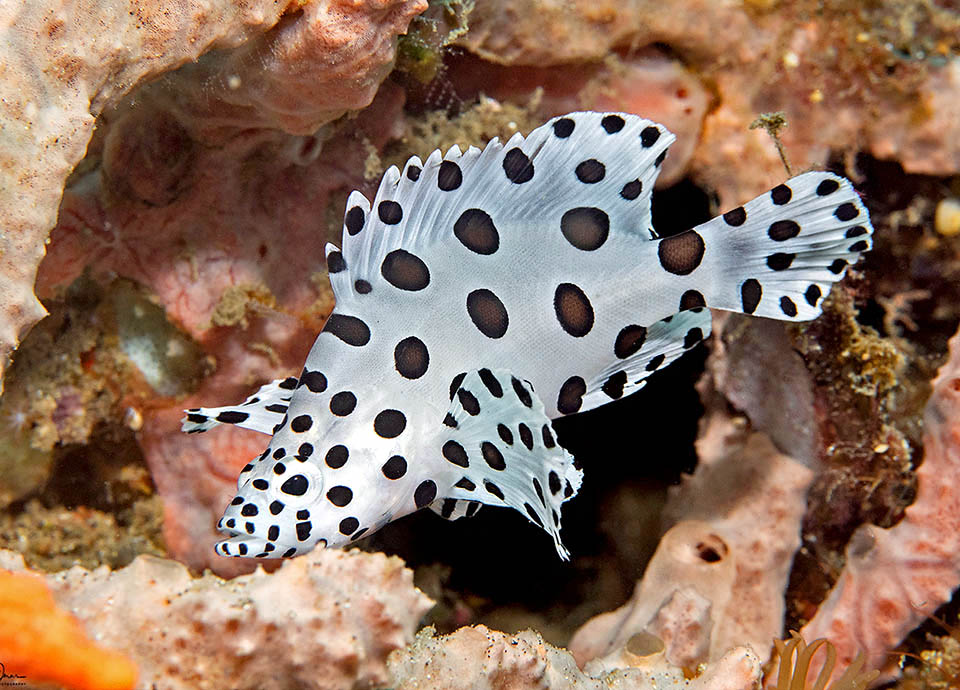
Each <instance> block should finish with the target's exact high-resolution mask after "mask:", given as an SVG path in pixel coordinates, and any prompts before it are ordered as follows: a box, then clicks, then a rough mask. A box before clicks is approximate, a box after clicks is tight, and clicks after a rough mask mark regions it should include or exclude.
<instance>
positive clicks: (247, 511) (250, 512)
mask: <svg viewBox="0 0 960 690" xmlns="http://www.w3.org/2000/svg"><path fill="white" fill-rule="evenodd" d="M259 512H260V511H259V510H257V507H256V506H255V505H253V504H252V503H248V504H247V505H245V506H244V507H243V508H241V509H240V514H241V515H243V516H244V517H253V516H254V515H256V514H258V513H259Z"/></svg>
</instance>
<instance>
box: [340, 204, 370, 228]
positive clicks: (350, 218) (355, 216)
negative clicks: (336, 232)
mask: <svg viewBox="0 0 960 690" xmlns="http://www.w3.org/2000/svg"><path fill="white" fill-rule="evenodd" d="M365 221H366V216H364V215H363V209H362V208H360V207H359V206H354V207H353V208H351V209H350V210H349V211H347V215H346V216H345V218H344V221H343V224H344V225H346V226H347V232H348V233H350V234H351V235H356V234H357V233H358V232H360V231H361V230H363V224H364V222H365Z"/></svg>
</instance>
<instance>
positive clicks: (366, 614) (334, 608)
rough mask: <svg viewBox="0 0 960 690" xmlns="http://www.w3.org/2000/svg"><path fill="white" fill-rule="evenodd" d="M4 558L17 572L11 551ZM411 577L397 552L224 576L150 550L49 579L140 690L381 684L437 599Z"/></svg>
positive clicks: (322, 556) (338, 554) (330, 557)
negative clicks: (120, 659) (129, 665)
mask: <svg viewBox="0 0 960 690" xmlns="http://www.w3.org/2000/svg"><path fill="white" fill-rule="evenodd" d="M0 564H2V565H3V566H4V567H7V568H11V569H13V570H22V569H23V561H22V560H21V559H20V558H19V557H18V556H16V555H15V554H12V553H11V552H0ZM11 577H13V576H11ZM15 577H20V578H23V577H31V581H32V580H34V579H35V578H33V577H32V576H28V575H16V576H15ZM412 580H413V575H412V573H411V572H410V571H409V570H407V569H406V568H404V567H403V564H402V563H401V561H400V560H399V559H396V558H387V557H386V556H383V555H381V554H364V553H360V552H358V551H351V552H344V551H333V550H330V551H326V550H322V549H321V550H318V551H316V552H314V553H312V554H311V555H309V556H306V557H304V558H298V559H296V560H293V561H290V562H287V563H285V564H284V567H282V568H280V569H279V570H278V571H277V572H275V573H273V574H267V573H265V572H264V571H263V570H257V571H256V572H255V573H253V574H251V575H244V576H241V577H238V578H235V579H234V580H232V581H230V582H227V581H224V580H222V579H220V578H218V577H216V576H213V575H205V576H204V577H200V578H194V577H192V576H191V575H190V573H189V572H188V571H187V569H186V568H184V567H183V566H182V565H181V564H179V563H176V562H174V561H169V560H165V559H159V558H154V557H150V556H141V557H140V558H138V559H136V560H135V561H134V562H133V563H132V564H131V565H129V566H127V567H126V568H123V569H121V570H117V571H114V572H110V571H109V570H108V569H107V568H100V569H97V570H93V571H88V570H84V569H82V568H73V569H71V570H67V571H64V572H62V573H59V574H57V575H50V576H47V583H48V585H49V586H50V588H51V589H52V590H53V594H54V597H55V598H56V601H57V604H58V605H59V606H61V607H64V608H67V609H69V610H70V611H71V612H73V613H74V615H76V616H77V617H78V618H79V619H80V620H81V621H83V623H84V625H85V626H86V628H87V629H88V630H89V631H90V632H91V634H92V635H94V636H95V637H96V639H97V640H98V641H99V642H100V643H101V644H103V645H106V646H108V647H110V648H112V649H116V650H119V651H120V652H122V653H123V654H125V655H127V656H128V657H130V658H131V659H133V660H134V661H136V663H137V665H138V666H139V669H140V677H139V680H138V683H137V687H138V688H152V687H158V688H169V689H170V690H177V689H180V688H182V689H183V690H204V689H207V688H209V689H210V690H220V689H222V688H249V689H250V690H253V689H254V688H257V689H267V690H269V689H276V690H281V689H285V688H290V687H299V688H317V689H322V690H334V689H346V688H354V687H356V688H361V687H364V688H365V687H377V686H380V685H383V684H384V683H386V681H387V675H386V658H387V655H388V654H389V653H390V652H391V651H393V650H395V649H400V648H402V647H404V646H405V645H406V644H408V643H409V642H410V641H411V640H412V639H413V632H414V629H415V627H416V625H417V623H418V621H419V620H420V617H421V616H422V615H423V614H424V613H425V612H426V610H427V609H428V608H430V606H431V605H432V603H433V602H431V601H430V599H428V598H427V597H426V596H424V595H423V594H422V593H420V591H419V590H417V589H415V588H414V586H413V582H412ZM40 586H41V587H42V586H43V585H42V583H41V585H40ZM2 591H3V588H2V587H0V592H2ZM45 663H47V664H51V661H50V657H46V658H45ZM84 687H85V686H84ZM90 687H91V688H92V687H94V686H90Z"/></svg>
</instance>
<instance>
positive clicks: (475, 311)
mask: <svg viewBox="0 0 960 690" xmlns="http://www.w3.org/2000/svg"><path fill="white" fill-rule="evenodd" d="M467 314H469V315H470V320H471V321H473V325H474V326H476V327H477V329H478V330H479V331H480V332H481V333H483V334H484V335H485V336H487V337H488V338H502V337H503V335H504V333H506V332H507V326H508V324H509V318H508V317H507V308H506V307H505V306H503V302H501V301H500V298H499V297H497V296H496V295H495V294H493V293H492V292H491V291H490V290H487V289H486V288H481V289H479V290H474V291H473V292H471V293H470V294H469V295H467Z"/></svg>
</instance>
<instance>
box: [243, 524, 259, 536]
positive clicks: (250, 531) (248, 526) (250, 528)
mask: <svg viewBox="0 0 960 690" xmlns="http://www.w3.org/2000/svg"><path fill="white" fill-rule="evenodd" d="M243 529H244V530H245V531H246V533H247V534H253V533H254V532H256V531H257V526H256V525H254V524H253V523H252V522H245V523H243Z"/></svg>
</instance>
